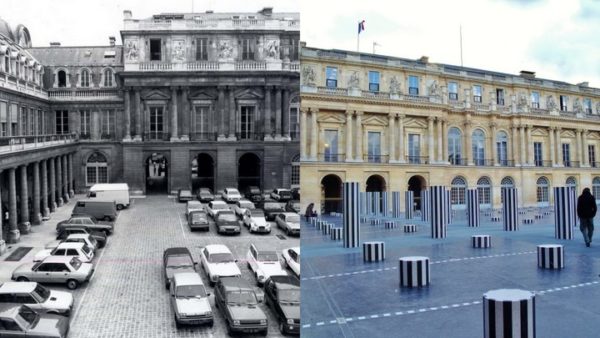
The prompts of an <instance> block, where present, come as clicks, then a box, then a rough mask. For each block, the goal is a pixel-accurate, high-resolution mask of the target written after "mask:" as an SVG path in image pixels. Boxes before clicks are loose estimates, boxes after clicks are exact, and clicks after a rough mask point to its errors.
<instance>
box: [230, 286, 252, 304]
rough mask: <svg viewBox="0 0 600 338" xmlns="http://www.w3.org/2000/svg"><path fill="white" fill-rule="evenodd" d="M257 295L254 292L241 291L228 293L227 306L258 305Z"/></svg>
mask: <svg viewBox="0 0 600 338" xmlns="http://www.w3.org/2000/svg"><path fill="white" fill-rule="evenodd" d="M257 303H258V302H257V301H256V295H255V294H254V292H252V291H247V290H239V291H231V292H229V293H227V304H230V305H256V304H257Z"/></svg>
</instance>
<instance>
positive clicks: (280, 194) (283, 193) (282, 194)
mask: <svg viewBox="0 0 600 338" xmlns="http://www.w3.org/2000/svg"><path fill="white" fill-rule="evenodd" d="M271 198H272V199H274V200H276V201H279V202H287V201H289V200H291V199H292V192H291V191H290V189H282V188H278V189H273V191H271Z"/></svg>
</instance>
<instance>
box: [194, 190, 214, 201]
mask: <svg viewBox="0 0 600 338" xmlns="http://www.w3.org/2000/svg"><path fill="white" fill-rule="evenodd" d="M196 198H198V201H200V202H210V201H213V200H214V199H215V195H213V193H212V190H210V189H209V188H200V189H199V190H198V194H196Z"/></svg>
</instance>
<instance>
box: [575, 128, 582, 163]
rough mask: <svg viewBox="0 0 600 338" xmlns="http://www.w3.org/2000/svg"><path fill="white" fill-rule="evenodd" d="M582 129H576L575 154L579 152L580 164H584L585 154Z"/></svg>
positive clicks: (578, 159)
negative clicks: (583, 151)
mask: <svg viewBox="0 0 600 338" xmlns="http://www.w3.org/2000/svg"><path fill="white" fill-rule="evenodd" d="M581 132H582V130H581V129H577V130H576V131H575V149H576V151H575V154H577V159H576V161H579V165H582V164H583V154H582V151H581V148H582V142H581Z"/></svg>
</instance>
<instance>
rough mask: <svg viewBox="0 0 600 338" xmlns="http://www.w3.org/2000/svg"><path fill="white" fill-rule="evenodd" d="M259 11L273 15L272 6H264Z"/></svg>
mask: <svg viewBox="0 0 600 338" xmlns="http://www.w3.org/2000/svg"><path fill="white" fill-rule="evenodd" d="M259 13H260V14H262V15H264V16H271V15H273V7H264V8H263V9H261V10H260V11H259Z"/></svg>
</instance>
